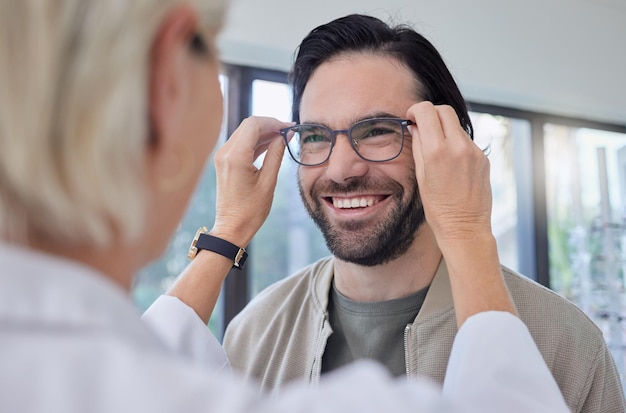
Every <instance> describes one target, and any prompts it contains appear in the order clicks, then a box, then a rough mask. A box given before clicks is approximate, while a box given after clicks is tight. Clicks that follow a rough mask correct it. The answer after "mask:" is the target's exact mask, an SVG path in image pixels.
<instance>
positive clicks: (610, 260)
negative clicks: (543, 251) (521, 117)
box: [544, 123, 626, 377]
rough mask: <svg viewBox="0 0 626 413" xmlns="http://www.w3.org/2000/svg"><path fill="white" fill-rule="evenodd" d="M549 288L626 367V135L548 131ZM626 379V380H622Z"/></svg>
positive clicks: (571, 129) (590, 130) (559, 127)
mask: <svg viewBox="0 0 626 413" xmlns="http://www.w3.org/2000/svg"><path fill="white" fill-rule="evenodd" d="M544 134H545V151H546V152H545V153H546V156H545V160H546V193H547V212H548V236H549V247H550V248H549V256H550V285H551V286H552V288H553V289H554V290H555V291H556V292H558V293H559V294H561V295H563V296H564V297H567V298H568V299H570V300H571V301H573V302H574V303H576V304H577V305H578V306H579V307H580V308H581V309H582V310H583V311H584V312H585V313H586V314H587V315H589V316H590V317H591V319H592V320H594V322H595V323H596V324H597V325H598V326H599V327H600V328H601V329H602V331H603V333H604V336H605V339H606V340H607V343H608V345H609V348H610V349H611V351H612V353H613V357H614V358H615V361H616V363H617V364H618V368H620V369H621V372H622V375H623V372H624V366H626V353H625V351H624V350H625V341H626V288H625V286H626V281H625V269H626V222H625V221H624V218H625V217H626V215H625V213H626V198H625V197H626V134H624V133H616V132H608V131H604V130H598V129H593V128H580V127H569V126H564V125H559V124H552V123H548V124H545V126H544ZM622 377H623V376H622Z"/></svg>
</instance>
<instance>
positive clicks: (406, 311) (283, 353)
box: [224, 15, 625, 413]
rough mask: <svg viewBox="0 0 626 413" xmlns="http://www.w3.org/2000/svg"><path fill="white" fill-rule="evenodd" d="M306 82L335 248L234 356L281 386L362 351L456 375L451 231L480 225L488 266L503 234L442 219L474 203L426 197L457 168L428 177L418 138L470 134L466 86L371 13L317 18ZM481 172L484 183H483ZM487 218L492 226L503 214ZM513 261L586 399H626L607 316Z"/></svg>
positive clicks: (299, 128) (265, 382)
mask: <svg viewBox="0 0 626 413" xmlns="http://www.w3.org/2000/svg"><path fill="white" fill-rule="evenodd" d="M292 83H293V112H294V120H295V121H296V122H297V125H295V126H293V127H290V128H287V129H284V130H283V131H282V133H283V135H284V136H285V137H286V138H290V140H289V139H286V140H289V143H288V145H289V146H288V148H289V152H290V154H291V156H292V157H293V158H294V160H295V161H296V162H298V163H299V164H300V167H299V170H298V182H299V187H300V193H301V197H302V200H303V202H304V204H305V206H306V208H307V210H308V212H309V214H310V215H311V217H312V219H313V220H314V221H315V223H316V224H317V225H318V226H319V228H320V229H321V231H322V232H323V234H324V237H325V239H326V243H327V245H328V248H329V250H330V251H331V252H332V254H333V256H332V257H328V258H325V259H322V260H320V261H318V262H316V263H314V264H312V265H310V266H308V267H306V268H303V269H302V270H301V271H299V272H298V273H296V274H294V275H293V276H291V277H288V278H286V279H285V280H283V281H280V282H278V283H276V284H275V285H273V286H270V287H269V288H267V289H266V290H265V291H264V292H262V293H261V294H259V295H258V296H257V297H256V298H255V299H254V300H253V301H252V302H251V303H250V304H249V305H248V306H247V308H246V309H244V310H243V311H242V312H241V314H239V315H238V316H237V317H236V318H235V319H234V320H233V321H232V322H231V324H230V325H229V326H228V329H227V331H226V335H225V340H224V345H225V347H226V349H227V352H228V354H229V356H230V359H231V361H232V363H233V366H234V367H235V368H237V369H239V370H241V371H242V372H244V374H245V375H247V376H249V377H254V378H256V379H258V380H260V381H261V383H262V387H263V389H264V390H269V391H274V392H275V391H278V390H279V389H280V388H281V387H282V386H283V385H285V384H286V383H288V382H290V381H293V380H302V379H304V380H308V381H310V382H311V383H317V382H318V380H319V378H320V375H321V374H323V373H325V372H329V371H332V370H334V369H336V368H338V367H340V366H343V365H345V364H347V363H349V362H351V361H353V360H356V359H362V358H367V359H374V360H377V361H379V362H381V363H382V364H384V365H385V366H386V367H387V368H388V370H389V371H390V372H391V373H392V374H393V375H396V376H406V377H416V376H418V375H426V376H428V377H430V378H431V379H433V380H434V381H436V382H438V383H441V382H442V381H443V378H444V375H445V370H446V366H447V362H448V357H449V355H450V351H451V346H452V342H453V339H454V336H455V334H456V331H457V321H458V320H456V317H455V312H454V307H453V300H452V296H453V293H454V291H453V289H452V288H451V287H450V277H451V276H452V274H453V273H454V272H459V271H463V268H459V266H458V265H457V263H458V262H462V260H459V259H458V257H457V256H458V255H459V251H458V249H455V248H454V247H455V242H451V240H459V239H461V240H464V242H467V241H468V240H470V241H471V242H472V243H473V244H472V245H473V246H474V248H475V250H474V253H473V254H472V255H471V257H469V259H475V260H479V261H480V262H481V264H482V265H484V266H485V268H488V267H489V268H493V267H492V266H494V265H495V266H499V263H498V262H497V259H492V258H491V257H492V256H496V257H497V254H494V255H490V254H485V253H484V252H485V251H488V250H490V249H492V245H493V241H494V238H493V234H491V233H490V232H489V233H485V232H484V231H477V232H475V233H461V234H460V233H443V234H442V233H441V231H439V229H440V227H441V226H440V222H441V221H438V220H446V221H447V224H448V225H447V227H449V226H450V225H449V223H450V222H459V221H457V220H459V219H467V218H466V217H458V216H455V215H454V214H447V213H446V212H447V211H436V214H433V212H434V211H427V210H426V211H425V210H424V208H423V207H422V202H421V198H420V196H425V194H427V193H428V192H429V186H438V187H441V186H442V185H443V186H446V179H445V174H442V176H441V177H437V176H435V177H427V178H428V179H427V180H426V182H427V183H428V185H426V188H418V185H417V179H416V176H419V174H420V173H422V172H423V170H421V169H420V166H421V165H420V162H419V156H415V155H416V154H414V153H413V151H412V137H413V136H415V134H424V135H423V139H424V140H427V139H428V134H430V133H435V132H436V131H439V132H441V133H443V135H444V137H445V136H446V135H449V134H455V135H457V136H458V134H459V133H461V134H465V135H466V136H467V139H468V141H469V140H470V139H471V137H472V135H473V129H472V125H471V122H470V119H469V115H468V112H467V108H466V105H465V102H464V99H463V97H462V96H461V93H460V91H459V89H458V87H457V85H456V83H455V81H454V79H453V77H452V75H451V74H450V72H449V71H448V69H447V68H446V66H445V63H444V62H443V60H442V58H441V56H440V55H439V53H438V52H437V51H436V49H435V48H434V47H433V46H432V45H431V44H430V43H429V42H428V41H427V40H426V39H424V38H423V37H422V36H421V35H419V34H418V33H416V32H415V31H414V30H413V29H411V28H409V27H405V26H399V27H395V28H391V27H389V26H388V25H386V24H385V23H383V22H381V21H380V20H378V19H375V18H372V17H368V16H361V15H350V16H346V17H344V18H340V19H337V20H335V21H332V22H330V23H328V24H326V25H323V26H320V27H318V28H316V29H314V30H313V31H312V32H311V33H310V34H309V35H308V36H307V37H306V38H305V39H304V40H303V42H302V43H301V45H300V47H299V50H298V55H297V58H296V61H295V63H294V68H293V73H292ZM425 112H428V113H431V114H432V113H435V114H436V115H435V116H428V117H423V116H422V114H423V113H425ZM424 119H426V121H424ZM437 119H438V120H437ZM449 150H450V151H455V148H454V147H452V148H449ZM455 167H459V168H462V167H463V163H462V162H459V164H458V165H455ZM485 173H488V168H487V170H486V172H485ZM473 184H475V182H472V181H470V182H468V191H474V190H479V189H480V188H474V187H472V185H473ZM476 185H477V184H476ZM420 194H421V195H420ZM448 196H450V197H454V196H456V194H455V193H452V192H451V193H450V194H448ZM424 199H426V198H424ZM433 216H435V218H436V219H432V217H433ZM476 221H477V222H476V223H477V226H476V227H477V228H481V229H482V228H488V229H489V231H490V223H489V217H487V218H486V219H485V217H483V216H479V217H476ZM463 227H464V228H466V227H467V226H466V225H464V226H463ZM461 254H465V256H464V257H463V258H464V259H468V257H467V254H466V253H465V252H462V253H461ZM485 257H487V258H485ZM490 266H491V267H490ZM501 271H502V274H503V275H504V278H505V280H506V282H507V285H508V288H509V291H510V292H511V295H512V297H513V300H514V302H515V305H516V307H517V310H518V312H519V315H520V317H521V318H522V320H523V321H524V322H525V323H526V325H527V326H528V327H529V329H530V331H531V334H532V335H533V338H534V340H535V342H536V343H537V346H538V347H539V350H540V351H541V353H542V355H543V357H544V359H545V360H546V362H547V364H548V366H549V368H550V369H551V371H552V373H553V375H554V377H555V379H556V381H557V383H558V384H559V387H560V388H561V391H562V392H563V395H564V397H565V400H566V402H567V403H568V405H569V407H570V409H571V410H572V411H574V412H587V413H589V412H618V411H619V412H621V411H624V409H625V403H624V394H623V391H622V388H621V384H620V379H619V375H618V373H617V369H616V367H615V363H614V361H613V359H612V357H611V354H610V352H609V350H608V349H607V346H606V344H605V342H604V340H603V337H602V333H601V332H600V330H599V329H598V328H597V327H596V326H595V325H594V324H593V323H592V322H591V321H590V320H589V319H588V318H587V317H586V316H585V315H584V314H583V313H582V312H581V311H580V310H579V309H578V308H576V307H575V306H574V305H573V304H571V303H569V302H568V301H566V300H565V299H563V298H561V297H559V296H558V295H557V294H555V293H553V292H552V291H550V290H548V289H546V288H544V287H542V286H540V285H538V284H536V283H534V282H533V281H531V280H529V279H527V278H525V277H523V276H521V275H519V274H516V273H514V272H513V271H511V270H509V269H507V268H504V267H502V269H501ZM484 288H490V286H489V285H485V286H484ZM277 305H278V306H280V310H279V311H276V306H277Z"/></svg>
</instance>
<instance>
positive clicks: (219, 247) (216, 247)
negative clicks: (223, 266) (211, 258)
mask: <svg viewBox="0 0 626 413" xmlns="http://www.w3.org/2000/svg"><path fill="white" fill-rule="evenodd" d="M195 246H196V248H197V249H198V251H200V250H209V251H213V252H215V253H217V254H220V255H223V256H224V257H226V258H229V259H231V260H233V268H237V269H238V270H240V269H242V268H243V266H244V264H245V263H246V260H247V259H248V253H247V252H246V250H245V248H239V247H238V246H236V245H235V244H232V243H230V242H228V241H226V240H223V239H221V238H217V237H214V236H212V235H209V234H199V235H198V240H197V241H196V245H195Z"/></svg>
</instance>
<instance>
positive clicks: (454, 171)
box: [407, 102, 491, 240]
mask: <svg viewBox="0 0 626 413" xmlns="http://www.w3.org/2000/svg"><path fill="white" fill-rule="evenodd" d="M407 117H408V118H409V119H412V120H414V122H415V125H413V126H411V133H412V136H413V142H412V145H413V157H414V160H415V168H416V177H417V181H418V185H419V189H420V196H421V198H422V202H423V205H424V211H425V213H426V218H427V220H428V222H429V224H430V225H431V227H432V228H433V231H434V232H435V235H436V236H437V238H438V239H439V240H445V239H450V238H471V237H472V236H473V235H474V234H475V233H476V231H488V232H490V231H491V226H490V225H491V224H490V219H491V187H490V184H489V161H488V159H487V158H486V156H485V155H484V154H483V152H482V151H481V149H480V148H478V146H477V145H476V144H475V143H474V142H473V141H472V140H471V139H470V138H469V136H468V135H467V133H466V131H465V130H464V129H463V127H462V126H461V124H460V122H459V118H458V116H457V115H456V112H455V111H454V109H453V108H451V107H449V106H439V105H437V106H436V105H433V104H432V103H430V102H420V103H418V104H415V105H413V106H412V107H411V108H410V109H409V111H408V115H407Z"/></svg>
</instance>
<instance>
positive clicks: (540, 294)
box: [502, 267, 602, 339]
mask: <svg viewBox="0 0 626 413" xmlns="http://www.w3.org/2000/svg"><path fill="white" fill-rule="evenodd" d="M502 272H503V274H504V278H505V280H506V283H507V286H508V288H509V291H510V292H511V295H512V297H513V300H514V301H515V304H516V306H517V310H518V312H519V313H520V316H521V317H522V319H526V318H528V319H532V320H533V321H535V320H543V321H544V322H546V323H550V324H555V323H557V324H559V325H562V323H563V322H567V323H568V325H569V326H575V327H576V328H577V329H582V330H583V332H584V333H586V334H591V335H593V336H596V337H597V338H599V339H602V332H601V331H600V329H599V328H598V327H597V326H596V324H595V323H594V322H593V321H592V320H591V319H590V318H589V317H588V316H587V315H586V314H585V313H584V312H583V311H582V310H581V309H580V308H579V307H578V306H576V305H575V304H574V303H572V302H571V301H569V300H568V299H566V298H564V297H563V296H561V295H559V294H557V293H556V292H555V291H553V290H551V289H549V288H546V287H544V286H543V285H541V284H539V283H537V282H536V281H533V280H531V279H530V278H528V277H525V276H523V275H521V274H518V273H517V272H515V271H513V270H511V269H509V268H507V267H502Z"/></svg>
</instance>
